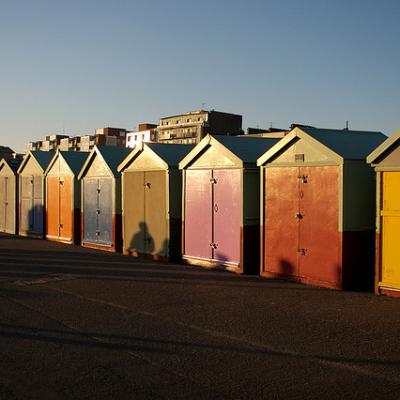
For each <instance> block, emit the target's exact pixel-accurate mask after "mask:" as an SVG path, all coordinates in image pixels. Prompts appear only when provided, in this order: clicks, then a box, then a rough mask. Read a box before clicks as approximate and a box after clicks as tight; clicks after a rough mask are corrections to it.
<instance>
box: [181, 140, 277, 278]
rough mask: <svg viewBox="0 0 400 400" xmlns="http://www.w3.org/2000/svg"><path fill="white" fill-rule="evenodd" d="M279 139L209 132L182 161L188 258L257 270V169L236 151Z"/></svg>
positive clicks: (185, 256) (240, 270)
mask: <svg viewBox="0 0 400 400" xmlns="http://www.w3.org/2000/svg"><path fill="white" fill-rule="evenodd" d="M252 140H253V141H252ZM249 141H252V142H249ZM276 142H277V139H269V138H268V139H267V138H265V139H259V138H257V139H255V138H246V139H245V138H240V139H239V138H229V137H228V138H219V137H213V136H210V135H208V136H206V137H205V138H204V139H203V140H202V141H201V142H200V143H199V144H198V145H197V146H196V147H195V149H194V150H192V152H190V153H189V154H188V156H187V157H185V159H184V160H182V161H181V163H180V168H181V169H183V232H184V234H183V245H182V253H183V260H184V261H185V262H187V263H189V264H195V265H201V266H206V267H218V268H223V269H227V270H230V271H234V272H238V273H246V274H258V272H259V271H258V263H259V229H260V219H259V204H260V203H259V170H258V168H257V167H256V158H255V159H254V160H249V161H250V162H245V161H244V160H243V159H241V158H240V156H239V155H238V154H240V153H243V154H245V153H246V152H245V150H246V149H249V148H252V152H254V150H255V149H257V148H260V145H261V151H262V149H263V148H264V149H267V148H269V147H271V146H272V145H273V144H275V143H276ZM227 146H228V147H227ZM252 154H253V153H252ZM250 158H251V157H250Z"/></svg>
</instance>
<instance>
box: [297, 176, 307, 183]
mask: <svg viewBox="0 0 400 400" xmlns="http://www.w3.org/2000/svg"><path fill="white" fill-rule="evenodd" d="M298 179H300V180H301V181H302V182H303V183H307V181H308V176H307V175H299V176H298Z"/></svg>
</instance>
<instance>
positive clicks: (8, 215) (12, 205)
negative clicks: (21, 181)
mask: <svg viewBox="0 0 400 400" xmlns="http://www.w3.org/2000/svg"><path fill="white" fill-rule="evenodd" d="M19 164H20V160H14V159H11V160H6V159H3V160H1V161H0V232H5V233H11V234H16V233H17V232H18V175H17V169H18V166H19ZM14 167H15V168H14Z"/></svg>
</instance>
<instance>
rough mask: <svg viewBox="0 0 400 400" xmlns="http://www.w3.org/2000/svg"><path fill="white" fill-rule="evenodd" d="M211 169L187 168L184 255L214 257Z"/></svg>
mask: <svg viewBox="0 0 400 400" xmlns="http://www.w3.org/2000/svg"><path fill="white" fill-rule="evenodd" d="M211 178H212V175H211V171H210V170H187V171H186V190H185V222H184V223H185V244H184V256H186V257H194V258H203V259H204V258H205V259H211V258H212V248H211V243H212V212H211V210H212V190H211V187H212V185H211Z"/></svg>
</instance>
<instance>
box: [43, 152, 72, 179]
mask: <svg viewBox="0 0 400 400" xmlns="http://www.w3.org/2000/svg"><path fill="white" fill-rule="evenodd" d="M67 172H68V175H70V174H72V171H71V169H70V168H69V166H68V164H67V163H66V162H65V160H64V158H63V157H61V156H60V154H59V153H57V154H56V155H55V156H54V158H53V160H52V162H51V164H50V165H49V167H48V168H47V170H46V175H49V176H59V175H60V174H63V175H65V174H66V173H67Z"/></svg>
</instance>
